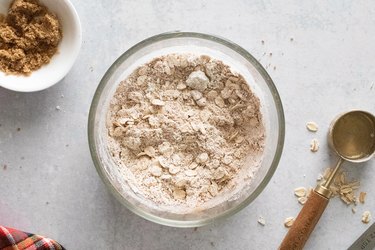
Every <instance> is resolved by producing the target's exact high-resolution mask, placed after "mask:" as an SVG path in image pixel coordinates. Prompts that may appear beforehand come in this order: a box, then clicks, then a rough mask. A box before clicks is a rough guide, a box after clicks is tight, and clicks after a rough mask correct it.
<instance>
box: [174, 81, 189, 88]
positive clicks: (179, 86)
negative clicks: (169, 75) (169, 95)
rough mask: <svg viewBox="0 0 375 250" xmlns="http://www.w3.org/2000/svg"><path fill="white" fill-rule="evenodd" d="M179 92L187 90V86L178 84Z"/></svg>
mask: <svg viewBox="0 0 375 250" xmlns="http://www.w3.org/2000/svg"><path fill="white" fill-rule="evenodd" d="M176 88H177V89H178V90H184V89H186V88H187V86H186V85H185V84H183V83H181V82H180V83H179V84H177V87H176Z"/></svg>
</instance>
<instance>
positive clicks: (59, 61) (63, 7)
mask: <svg viewBox="0 0 375 250" xmlns="http://www.w3.org/2000/svg"><path fill="white" fill-rule="evenodd" d="M40 2H41V3H42V4H44V5H45V6H47V8H48V9H49V10H50V11H52V12H53V13H55V14H56V15H57V16H58V18H59V20H60V22H61V25H62V31H63V38H62V40H61V42H60V44H59V47H58V52H57V54H56V55H54V56H53V57H52V59H51V62H50V63H49V64H47V65H44V66H43V67H42V68H40V69H39V70H37V71H34V72H33V73H32V74H31V75H29V76H22V75H6V74H5V73H4V72H1V71H0V86H2V87H4V88H7V89H11V90H14V91H20V92H33V91H39V90H43V89H46V88H48V87H51V86H52V85H54V84H56V83H57V82H59V81H60V80H61V79H62V78H64V76H65V75H66V74H67V73H68V72H69V70H70V69H71V68H72V66H73V64H74V62H75V60H76V58H77V56H78V53H79V50H80V48H81V43H82V34H81V24H80V21H79V17H78V14H77V12H76V11H75V9H74V7H73V5H72V3H71V2H70V1H68V0H58V1H57V0H40ZM10 3H11V0H1V1H0V13H1V14H6V12H7V10H8V8H9V5H10Z"/></svg>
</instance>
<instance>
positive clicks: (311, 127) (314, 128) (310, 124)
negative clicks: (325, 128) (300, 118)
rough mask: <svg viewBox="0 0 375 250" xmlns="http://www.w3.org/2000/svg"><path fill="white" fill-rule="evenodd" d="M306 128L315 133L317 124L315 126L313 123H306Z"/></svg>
mask: <svg viewBox="0 0 375 250" xmlns="http://www.w3.org/2000/svg"><path fill="white" fill-rule="evenodd" d="M306 128H307V130H308V131H310V132H316V131H318V124H316V123H315V122H308V123H307V124H306Z"/></svg>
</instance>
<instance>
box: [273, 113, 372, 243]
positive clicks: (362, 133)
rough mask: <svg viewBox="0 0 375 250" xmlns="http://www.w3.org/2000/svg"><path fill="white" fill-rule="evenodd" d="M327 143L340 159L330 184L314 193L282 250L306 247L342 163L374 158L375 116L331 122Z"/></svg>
mask: <svg viewBox="0 0 375 250" xmlns="http://www.w3.org/2000/svg"><path fill="white" fill-rule="evenodd" d="M328 141H329V145H330V146H331V148H332V149H333V150H334V151H335V152H336V153H337V155H338V156H339V157H340V159H339V160H338V162H337V164H336V167H335V168H334V170H333V171H332V173H331V174H330V176H329V177H328V179H327V181H326V182H325V183H323V184H319V185H317V186H316V188H315V189H314V191H313V192H311V194H310V197H309V199H308V200H307V202H306V204H305V205H304V206H303V208H302V210H301V211H300V213H299V214H298V216H297V218H296V220H295V221H294V223H293V226H292V227H291V228H290V229H289V231H288V233H287V235H286V236H285V238H284V240H283V242H282V243H281V245H280V247H279V249H280V250H294V249H302V248H303V246H304V245H305V243H306V241H307V240H308V238H309V236H310V234H311V232H312V231H313V230H314V228H315V225H316V224H317V223H318V221H319V219H320V217H321V215H322V214H323V212H324V209H325V208H326V206H327V204H328V201H329V198H330V197H331V195H332V192H331V191H330V189H329V187H330V185H331V183H332V181H333V180H334V178H335V175H336V173H337V172H338V170H339V168H340V166H341V165H342V163H343V162H344V161H348V162H353V163H360V162H365V161H367V160H369V159H371V157H373V156H374V155H375V117H374V116H373V115H372V114H370V113H368V112H365V111H360V110H354V111H350V112H347V113H344V114H342V115H340V116H339V117H337V118H336V119H335V120H334V121H333V122H332V123H331V127H330V130H329V134H328Z"/></svg>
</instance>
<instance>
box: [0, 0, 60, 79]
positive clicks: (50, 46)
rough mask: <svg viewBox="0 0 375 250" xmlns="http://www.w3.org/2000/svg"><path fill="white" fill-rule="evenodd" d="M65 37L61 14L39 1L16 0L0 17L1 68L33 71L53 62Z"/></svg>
mask: <svg viewBox="0 0 375 250" xmlns="http://www.w3.org/2000/svg"><path fill="white" fill-rule="evenodd" d="M61 38H62V31H61V25H60V22H59V20H58V19H57V16H56V15H55V14H53V13H51V12H50V11H49V10H48V9H47V8H46V7H45V6H43V5H41V4H40V3H39V1H38V0H14V1H13V2H12V4H11V5H10V8H9V10H8V14H7V16H5V17H4V16H3V17H0V70H1V71H3V72H5V73H6V74H22V75H28V74H30V73H31V72H32V71H35V70H37V69H39V68H41V67H42V66H43V65H45V64H48V63H49V62H50V60H51V58H52V57H53V55H54V54H56V52H57V46H58V44H59V42H60V41H61Z"/></svg>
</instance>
